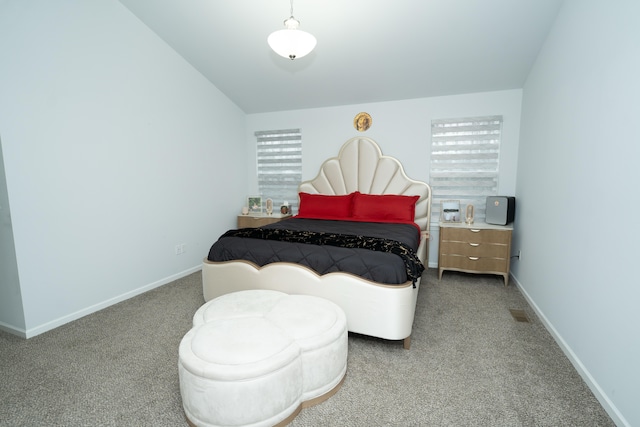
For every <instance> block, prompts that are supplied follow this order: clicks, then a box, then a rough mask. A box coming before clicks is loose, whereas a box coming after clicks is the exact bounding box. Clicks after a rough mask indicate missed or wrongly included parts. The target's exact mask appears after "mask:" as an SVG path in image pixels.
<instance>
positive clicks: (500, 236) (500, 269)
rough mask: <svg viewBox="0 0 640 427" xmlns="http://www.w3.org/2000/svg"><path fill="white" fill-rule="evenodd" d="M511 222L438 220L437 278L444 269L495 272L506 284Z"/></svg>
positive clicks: (507, 281) (509, 257)
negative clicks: (495, 223)
mask: <svg viewBox="0 0 640 427" xmlns="http://www.w3.org/2000/svg"><path fill="white" fill-rule="evenodd" d="M512 232H513V226H511V225H504V226H503V225H492V224H486V223H478V224H471V225H467V224H466V223H448V222H440V244H439V248H438V277H439V278H440V279H442V272H443V271H444V270H453V271H463V272H466V273H477V274H498V275H501V276H502V277H504V285H505V286H507V284H508V283H509V265H510V261H511V234H512Z"/></svg>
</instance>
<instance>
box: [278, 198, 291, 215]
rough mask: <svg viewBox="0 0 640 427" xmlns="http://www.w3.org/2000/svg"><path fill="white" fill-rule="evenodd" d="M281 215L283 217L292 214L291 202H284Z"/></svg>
mask: <svg viewBox="0 0 640 427" xmlns="http://www.w3.org/2000/svg"><path fill="white" fill-rule="evenodd" d="M280 213H281V214H282V215H289V214H290V213H291V210H290V209H289V202H287V201H286V200H285V201H284V203H283V204H282V206H280Z"/></svg>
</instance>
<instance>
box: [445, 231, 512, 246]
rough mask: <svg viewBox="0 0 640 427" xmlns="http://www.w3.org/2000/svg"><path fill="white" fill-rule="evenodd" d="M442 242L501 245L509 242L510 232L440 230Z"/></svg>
mask: <svg viewBox="0 0 640 427" xmlns="http://www.w3.org/2000/svg"><path fill="white" fill-rule="evenodd" d="M440 233H442V240H444V241H457V242H472V243H502V244H509V243H510V242H511V231H508V230H488V229H478V228H441V229H440Z"/></svg>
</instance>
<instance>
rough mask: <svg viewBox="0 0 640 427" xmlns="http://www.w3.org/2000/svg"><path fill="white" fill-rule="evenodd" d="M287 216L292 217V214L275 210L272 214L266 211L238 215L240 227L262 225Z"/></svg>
mask: <svg viewBox="0 0 640 427" xmlns="http://www.w3.org/2000/svg"><path fill="white" fill-rule="evenodd" d="M287 218H291V214H286V215H283V214H281V213H275V212H274V213H272V214H271V215H267V214H266V213H262V214H248V215H238V228H256V227H262V226H264V225H267V224H273V223H274V222H279V221H282V220H283V219H287Z"/></svg>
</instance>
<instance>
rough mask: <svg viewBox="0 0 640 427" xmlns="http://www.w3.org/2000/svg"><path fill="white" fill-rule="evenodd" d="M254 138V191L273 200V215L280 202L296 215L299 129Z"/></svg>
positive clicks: (300, 158)
mask: <svg viewBox="0 0 640 427" xmlns="http://www.w3.org/2000/svg"><path fill="white" fill-rule="evenodd" d="M255 135H256V138H257V159H258V191H259V192H260V195H261V196H262V198H263V202H264V200H266V199H268V198H269V199H272V200H273V206H274V209H275V210H276V212H277V211H278V208H279V207H280V205H282V203H283V202H284V201H287V202H289V205H290V206H291V209H292V212H297V211H298V185H300V182H301V181H302V133H301V132H300V129H286V130H271V131H260V132H256V133H255Z"/></svg>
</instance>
